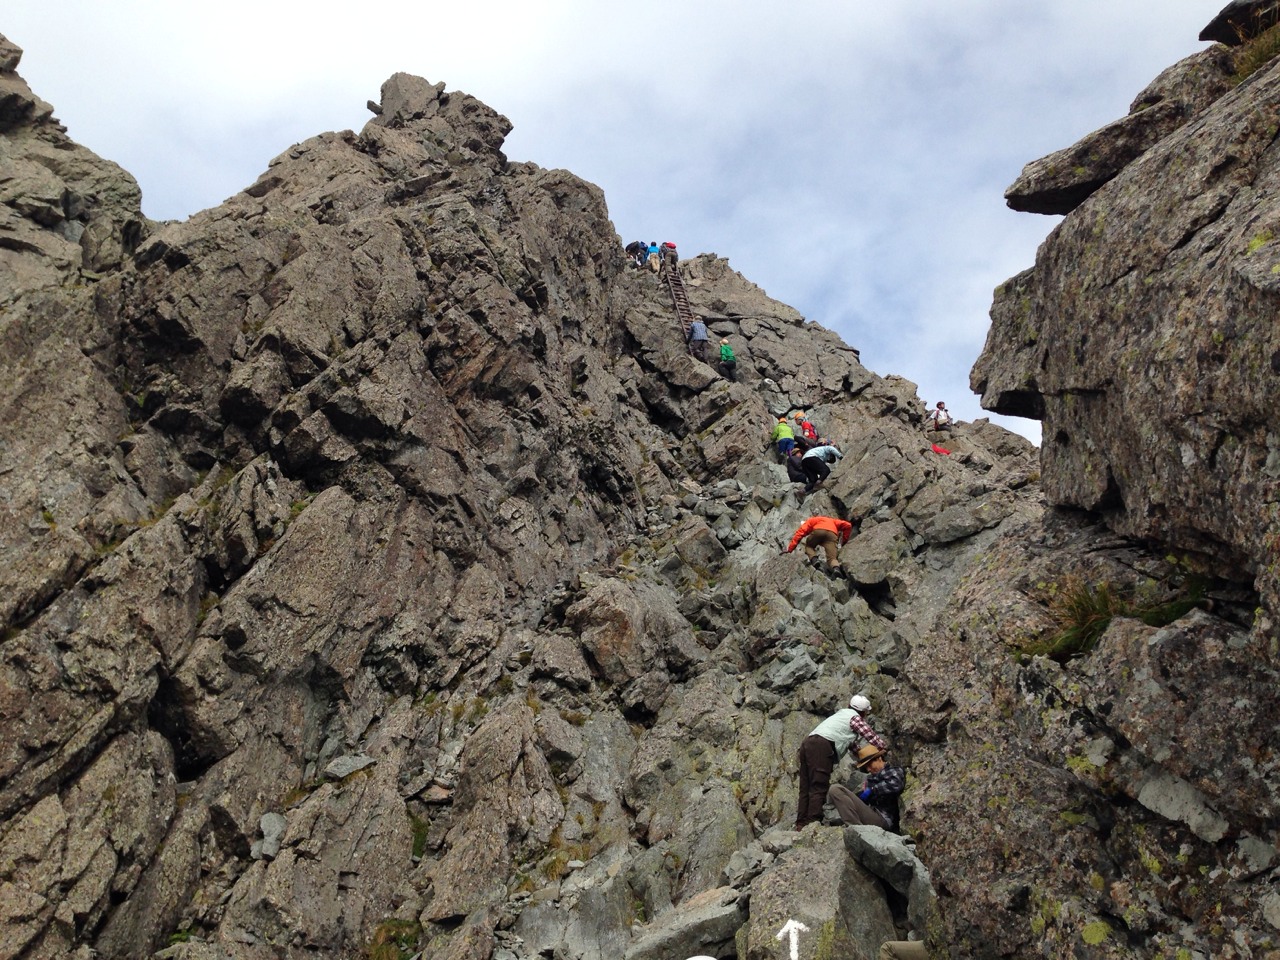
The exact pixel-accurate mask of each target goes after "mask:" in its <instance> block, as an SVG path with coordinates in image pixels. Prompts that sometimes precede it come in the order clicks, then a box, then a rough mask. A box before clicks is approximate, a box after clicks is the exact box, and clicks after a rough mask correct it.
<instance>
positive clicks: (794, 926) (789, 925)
mask: <svg viewBox="0 0 1280 960" xmlns="http://www.w3.org/2000/svg"><path fill="white" fill-rule="evenodd" d="M808 929H809V928H808V927H806V926H805V925H804V924H803V923H801V922H800V921H799V920H788V921H787V922H786V923H784V924H783V925H782V929H781V930H779V931H778V933H777V935H776V936H775V937H774V939H775V940H781V939H782V938H783V937H785V936H787V935H788V934H790V935H791V960H800V934H802V933H805V932H807V931H808Z"/></svg>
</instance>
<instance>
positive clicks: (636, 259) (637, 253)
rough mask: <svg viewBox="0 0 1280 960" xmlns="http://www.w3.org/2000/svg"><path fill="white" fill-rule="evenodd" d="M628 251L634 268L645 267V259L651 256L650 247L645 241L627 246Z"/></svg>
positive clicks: (633, 241) (635, 241)
mask: <svg viewBox="0 0 1280 960" xmlns="http://www.w3.org/2000/svg"><path fill="white" fill-rule="evenodd" d="M626 251H627V256H628V257H630V258H631V265H632V266H633V267H642V266H644V258H645V257H647V256H648V255H649V247H648V246H647V245H646V244H645V242H644V241H643V240H632V241H631V242H630V243H628V244H627V246H626Z"/></svg>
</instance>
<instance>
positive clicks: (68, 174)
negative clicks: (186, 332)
mask: <svg viewBox="0 0 1280 960" xmlns="http://www.w3.org/2000/svg"><path fill="white" fill-rule="evenodd" d="M21 60H22V51H21V50H20V49H19V48H18V47H17V46H15V45H14V44H12V43H10V42H9V41H8V40H7V39H5V38H4V37H0V134H2V135H3V137H4V139H3V140H0V150H3V152H2V153H0V164H2V165H3V166H4V169H5V173H4V178H3V181H0V271H3V272H4V274H5V275H6V277H7V278H8V279H7V280H6V283H5V289H4V291H3V300H0V305H3V306H5V307H6V308H7V307H8V305H9V303H10V302H11V301H12V300H13V298H14V297H15V296H16V295H17V294H18V293H20V292H22V291H24V290H32V289H35V288H38V287H42V286H47V285H48V284H51V283H57V282H61V281H65V280H66V279H67V278H68V277H69V276H70V275H73V274H75V273H77V272H78V271H79V270H81V269H84V270H89V271H97V272H101V271H104V270H109V269H111V268H113V267H118V266H119V265H120V262H121V258H122V256H124V255H125V254H126V253H128V252H130V251H131V250H132V249H133V248H134V247H136V245H137V244H138V242H139V240H140V239H141V237H142V236H143V234H144V233H145V231H146V224H147V221H146V219H145V218H144V217H143V216H142V213H141V203H142V194H141V192H140V191H139V190H138V184H137V182H136V181H135V180H134V179H133V178H132V177H131V176H129V175H128V174H127V173H125V172H124V171H123V170H121V169H120V168H119V167H118V166H116V165H115V164H114V163H110V162H108V161H106V160H103V159H101V158H100V157H97V156H95V155H94V154H93V153H91V152H90V151H88V150H86V149H84V147H81V146H79V145H78V144H76V143H74V142H72V141H71V139H70V138H68V137H67V135H66V132H67V131H66V128H65V127H64V126H63V125H62V124H60V123H59V122H58V121H57V120H56V119H55V118H54V116H53V107H52V106H50V105H49V104H47V103H45V102H44V101H43V100H41V99H40V98H39V97H37V96H36V95H35V94H34V93H32V92H31V88H30V87H28V86H27V84H26V83H25V82H24V81H23V79H22V78H21V77H20V76H18V74H17V68H18V64H19V62H20V61H21Z"/></svg>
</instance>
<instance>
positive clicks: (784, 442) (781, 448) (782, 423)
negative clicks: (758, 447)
mask: <svg viewBox="0 0 1280 960" xmlns="http://www.w3.org/2000/svg"><path fill="white" fill-rule="evenodd" d="M769 442H770V443H777V445H778V459H779V460H781V461H785V460H786V458H787V454H789V453H790V452H791V448H792V447H794V446H795V445H796V433H795V431H794V430H792V429H791V424H789V423H787V418H786V417H779V418H778V422H777V424H776V425H775V426H774V428H773V433H771V434H769Z"/></svg>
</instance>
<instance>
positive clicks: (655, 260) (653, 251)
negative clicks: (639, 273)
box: [648, 240, 662, 273]
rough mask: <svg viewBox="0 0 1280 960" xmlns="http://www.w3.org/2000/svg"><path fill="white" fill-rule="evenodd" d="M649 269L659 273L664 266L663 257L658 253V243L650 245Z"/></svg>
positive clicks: (655, 241)
mask: <svg viewBox="0 0 1280 960" xmlns="http://www.w3.org/2000/svg"><path fill="white" fill-rule="evenodd" d="M648 260H649V269H650V270H652V271H653V272H654V273H657V272H658V270H659V268H660V267H661V265H662V255H661V254H660V253H659V252H658V241H657V240H654V241H653V242H652V243H650V244H649V257H648Z"/></svg>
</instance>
